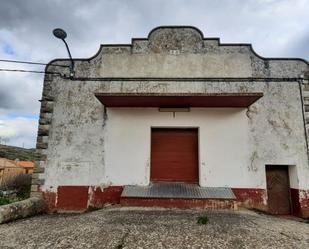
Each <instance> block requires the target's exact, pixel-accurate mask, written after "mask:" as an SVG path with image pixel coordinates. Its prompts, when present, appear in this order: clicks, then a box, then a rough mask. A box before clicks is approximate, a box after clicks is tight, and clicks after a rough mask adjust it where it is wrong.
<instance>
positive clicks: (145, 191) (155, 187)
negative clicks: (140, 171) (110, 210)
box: [121, 183, 235, 199]
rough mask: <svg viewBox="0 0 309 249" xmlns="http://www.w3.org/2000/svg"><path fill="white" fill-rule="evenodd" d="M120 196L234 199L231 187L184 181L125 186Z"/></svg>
mask: <svg viewBox="0 0 309 249" xmlns="http://www.w3.org/2000/svg"><path fill="white" fill-rule="evenodd" d="M121 196H122V197H141V198H187V199H235V195H234V193H233V191H232V189H231V188H221V187H218V188H217V187H200V186H198V185H195V184H184V183H155V184H152V185H150V186H146V187H142V186H125V188H124V190H123V192H122V194H121Z"/></svg>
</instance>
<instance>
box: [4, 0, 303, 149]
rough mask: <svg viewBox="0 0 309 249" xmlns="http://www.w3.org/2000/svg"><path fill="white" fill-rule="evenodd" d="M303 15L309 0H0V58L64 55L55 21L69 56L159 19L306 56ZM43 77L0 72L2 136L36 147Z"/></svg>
mask: <svg viewBox="0 0 309 249" xmlns="http://www.w3.org/2000/svg"><path fill="white" fill-rule="evenodd" d="M308 13H309V0H246V1H244V0H217V1H214V0H201V1H198V0H190V1H189V0H170V1H167V0H147V1H146V0H144V1H143V0H127V1H126V0H118V1H117V0H114V1H112V0H106V1H103V0H100V1H99V0H89V1H83V0H70V1H68V0H45V1H42V0H1V5H0V59H11V60H28V61H36V62H48V61H50V60H52V59H54V58H56V57H57V58H58V57H66V50H65V48H64V46H63V44H62V43H61V42H60V41H59V40H57V39H55V38H54V37H53V36H52V33H51V32H52V30H53V29H54V28H56V27H61V28H64V29H65V30H66V31H67V33H68V39H67V41H68V43H69V45H70V47H71V52H72V54H73V57H90V56H92V55H93V54H95V53H96V52H97V50H98V49H99V45H100V43H130V41H131V38H132V37H146V36H147V34H148V32H149V31H150V30H151V29H152V28H154V27H156V26H160V25H193V26H196V27H198V28H199V29H200V30H202V32H203V33H204V35H205V36H206V37H207V36H208V37H220V38H221V42H227V43H230V42H236V43H241V42H245V43H252V44H253V47H254V49H255V51H256V52H258V53H259V54H260V55H262V56H265V57H301V58H305V59H307V60H309V18H308ZM0 68H9V69H13V68H14V69H33V70H43V69H44V67H42V66H27V65H22V64H17V65H16V64H8V63H1V62H0ZM42 81H43V76H42V75H41V74H29V73H12V72H11V73H10V72H0V139H1V141H0V142H2V143H6V144H10V145H15V146H24V147H27V148H31V147H34V146H35V140H36V132H37V123H38V115H39V102H38V100H39V99H40V98H41V91H42Z"/></svg>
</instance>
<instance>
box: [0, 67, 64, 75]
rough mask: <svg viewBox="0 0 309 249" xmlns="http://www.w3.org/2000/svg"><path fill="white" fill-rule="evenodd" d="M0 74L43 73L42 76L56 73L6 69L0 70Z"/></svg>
mask: <svg viewBox="0 0 309 249" xmlns="http://www.w3.org/2000/svg"><path fill="white" fill-rule="evenodd" d="M0 72H15V73H44V74H58V75H61V74H60V73H56V72H45V71H36V70H24V69H7V68H0Z"/></svg>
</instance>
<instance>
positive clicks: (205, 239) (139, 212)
mask: <svg viewBox="0 0 309 249" xmlns="http://www.w3.org/2000/svg"><path fill="white" fill-rule="evenodd" d="M203 214H207V216H208V218H209V222H208V224H206V225H198V224H197V218H198V217H199V216H201V215H203ZM0 248H1V249H2V248H14V249H15V248H23V249H27V248H40V249H41V248H53V249H54V248H100V249H104V248H112V249H113V248H117V249H121V248H134V249H139V248H147V249H148V248H155V249H160V248H177V249H180V248H220V249H222V248H233V249H235V248H259V249H261V248H293V249H295V248H306V249H307V248H309V224H307V223H304V222H300V221H296V220H290V219H285V218H278V217H273V216H268V215H264V214H257V213H255V212H252V211H224V210H209V211H202V210H180V209H154V208H147V209H146V208H124V207H123V208H120V207H110V208H106V209H102V210H98V211H94V212H89V213H85V214H57V215H40V216H36V217H32V218H28V219H24V220H18V221H15V222H12V223H8V224H3V225H0Z"/></svg>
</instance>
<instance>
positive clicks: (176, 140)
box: [150, 128, 199, 184]
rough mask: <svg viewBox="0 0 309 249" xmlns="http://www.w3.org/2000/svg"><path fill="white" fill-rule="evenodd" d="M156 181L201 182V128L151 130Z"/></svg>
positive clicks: (152, 179) (151, 172) (153, 172)
mask: <svg viewBox="0 0 309 249" xmlns="http://www.w3.org/2000/svg"><path fill="white" fill-rule="evenodd" d="M150 167H151V169H150V180H151V181H152V182H183V183H191V184H198V180H199V176H198V171H199V170H198V129H197V128H152V129H151V166H150Z"/></svg>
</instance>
